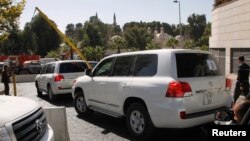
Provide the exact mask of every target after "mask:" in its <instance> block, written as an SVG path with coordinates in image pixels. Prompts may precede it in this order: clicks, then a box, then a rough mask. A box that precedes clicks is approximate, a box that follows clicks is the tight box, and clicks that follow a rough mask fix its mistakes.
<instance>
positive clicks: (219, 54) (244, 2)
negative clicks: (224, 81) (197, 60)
mask: <svg viewBox="0 0 250 141" xmlns="http://www.w3.org/2000/svg"><path fill="white" fill-rule="evenodd" d="M211 30H212V31H211V32H212V34H211V37H210V39H209V46H210V51H211V52H212V53H213V54H214V55H215V56H216V58H217V59H218V61H219V65H220V67H221V68H222V70H223V71H224V72H225V74H230V73H236V72H237V66H238V60H237V58H238V56H239V55H244V56H245V58H246V62H247V63H248V64H250V0H214V9H213V10H212V29H211Z"/></svg>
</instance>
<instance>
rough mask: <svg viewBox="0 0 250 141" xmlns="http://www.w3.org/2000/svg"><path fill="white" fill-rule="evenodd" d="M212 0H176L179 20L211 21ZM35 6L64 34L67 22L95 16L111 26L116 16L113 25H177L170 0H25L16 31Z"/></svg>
mask: <svg viewBox="0 0 250 141" xmlns="http://www.w3.org/2000/svg"><path fill="white" fill-rule="evenodd" d="M212 5H213V0H180V7H181V21H182V23H187V17H188V16H190V15H191V14H192V13H197V14H205V15H206V18H207V21H211V11H212V8H213V6H212ZM35 7H38V8H39V9H41V10H42V11H43V12H44V13H45V14H46V15H47V16H48V17H49V18H50V19H52V20H53V21H54V22H55V23H56V24H57V25H58V27H59V29H60V30H61V31H62V32H64V31H65V27H66V25H67V24H69V23H73V24H76V23H84V22H85V21H86V20H88V19H89V17H90V16H94V15H95V14H96V12H97V13H98V17H99V19H101V20H102V21H103V22H104V23H113V15H114V13H115V14H116V19H117V24H119V25H121V26H122V25H123V24H124V23H126V22H131V21H137V22H139V21H143V22H151V21H160V22H167V23H169V24H178V23H179V5H178V3H174V2H173V0H27V3H26V6H25V9H24V11H23V14H22V15H21V18H20V28H21V29H23V27H24V25H25V23H26V22H30V20H31V18H32V16H33V13H34V9H35Z"/></svg>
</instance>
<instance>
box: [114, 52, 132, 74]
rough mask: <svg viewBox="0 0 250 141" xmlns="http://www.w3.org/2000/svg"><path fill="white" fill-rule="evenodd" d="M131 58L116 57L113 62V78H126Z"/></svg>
mask: <svg viewBox="0 0 250 141" xmlns="http://www.w3.org/2000/svg"><path fill="white" fill-rule="evenodd" d="M131 58H132V57H118V58H117V59H116V62H115V66H114V71H113V76H127V75H128V72H129V66H130V62H131Z"/></svg>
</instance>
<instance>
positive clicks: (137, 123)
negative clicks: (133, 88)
mask: <svg viewBox="0 0 250 141" xmlns="http://www.w3.org/2000/svg"><path fill="white" fill-rule="evenodd" d="M126 121H127V128H128V130H129V132H130V133H131V134H132V135H133V136H134V137H135V139H136V140H146V139H149V138H150V137H152V135H153V132H154V125H153V123H152V121H151V119H150V116H149V114H148V112H147V109H146V108H145V106H143V105H142V104H140V103H133V104H131V105H130V106H129V108H128V110H127V115H126Z"/></svg>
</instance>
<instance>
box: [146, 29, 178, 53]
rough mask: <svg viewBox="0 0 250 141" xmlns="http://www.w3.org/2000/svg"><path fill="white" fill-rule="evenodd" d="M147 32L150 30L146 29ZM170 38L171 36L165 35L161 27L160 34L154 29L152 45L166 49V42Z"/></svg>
mask: <svg viewBox="0 0 250 141" xmlns="http://www.w3.org/2000/svg"><path fill="white" fill-rule="evenodd" d="M149 30H150V29H149V28H148V32H149ZM149 33H150V32H149ZM170 38H173V37H172V36H171V35H169V34H167V33H165V32H164V28H163V27H161V30H160V33H158V30H157V28H156V27H155V30H154V39H153V42H154V43H156V44H158V45H159V46H160V47H161V48H166V41H167V40H169V39H170Z"/></svg>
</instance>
